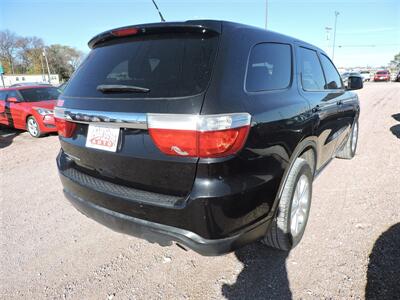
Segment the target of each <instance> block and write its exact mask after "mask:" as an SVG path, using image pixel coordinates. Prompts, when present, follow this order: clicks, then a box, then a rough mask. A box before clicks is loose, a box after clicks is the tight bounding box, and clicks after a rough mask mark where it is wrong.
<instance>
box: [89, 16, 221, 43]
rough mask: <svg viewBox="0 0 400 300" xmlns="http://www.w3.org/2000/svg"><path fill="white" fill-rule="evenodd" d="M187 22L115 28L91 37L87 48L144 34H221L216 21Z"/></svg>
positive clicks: (219, 26) (219, 25)
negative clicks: (116, 39)
mask: <svg viewBox="0 0 400 300" xmlns="http://www.w3.org/2000/svg"><path fill="white" fill-rule="evenodd" d="M194 22H195V21H187V22H179V23H178V22H177V23H173V22H168V23H154V24H142V25H131V26H126V27H120V28H115V29H112V30H108V31H105V32H102V33H100V34H98V35H96V36H95V37H93V38H92V39H91V40H90V41H89V43H88V46H89V48H90V49H93V48H94V47H95V46H96V45H97V44H99V43H103V42H105V41H108V40H111V39H115V38H122V37H127V36H139V35H141V36H142V35H145V34H154V33H171V32H176V33H179V32H193V33H211V32H212V33H217V34H219V33H221V23H220V22H217V21H205V22H203V23H200V22H199V21H197V22H196V23H194Z"/></svg>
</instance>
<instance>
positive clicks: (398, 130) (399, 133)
mask: <svg viewBox="0 0 400 300" xmlns="http://www.w3.org/2000/svg"><path fill="white" fill-rule="evenodd" d="M390 131H391V132H392V133H393V134H394V135H395V136H396V137H397V138H398V139H400V124H397V125H394V126H392V127H390Z"/></svg>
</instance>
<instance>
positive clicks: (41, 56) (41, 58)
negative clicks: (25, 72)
mask: <svg viewBox="0 0 400 300" xmlns="http://www.w3.org/2000/svg"><path fill="white" fill-rule="evenodd" d="M40 64H41V65H42V80H43V82H45V80H46V77H45V76H44V66H43V55H40Z"/></svg>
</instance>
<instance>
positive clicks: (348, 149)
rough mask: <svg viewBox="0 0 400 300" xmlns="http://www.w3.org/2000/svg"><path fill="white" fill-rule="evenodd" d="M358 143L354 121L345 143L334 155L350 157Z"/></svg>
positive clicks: (356, 122) (353, 154)
mask: <svg viewBox="0 0 400 300" xmlns="http://www.w3.org/2000/svg"><path fill="white" fill-rule="evenodd" d="M357 143H358V121H355V122H354V124H353V128H352V130H351V134H350V135H349V137H348V139H347V142H346V144H345V145H344V147H343V149H342V150H340V152H339V153H338V154H336V157H338V158H344V159H352V158H353V157H354V156H355V155H356V151H357Z"/></svg>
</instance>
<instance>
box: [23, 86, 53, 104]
mask: <svg viewBox="0 0 400 300" xmlns="http://www.w3.org/2000/svg"><path fill="white" fill-rule="evenodd" d="M19 92H20V93H21V95H22V98H24V101H26V102H38V101H46V100H57V98H58V95H60V92H59V91H58V89H57V88H55V87H48V88H32V89H23V90H19Z"/></svg>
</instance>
